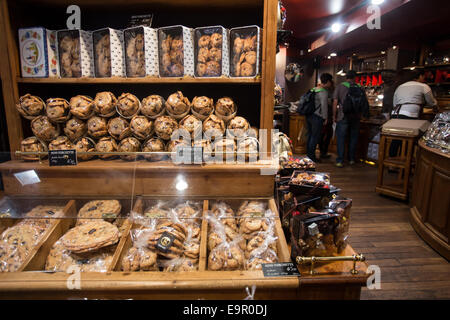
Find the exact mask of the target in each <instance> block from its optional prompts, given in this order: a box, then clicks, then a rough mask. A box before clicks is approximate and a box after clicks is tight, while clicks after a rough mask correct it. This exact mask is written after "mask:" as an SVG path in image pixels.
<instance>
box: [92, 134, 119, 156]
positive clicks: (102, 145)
mask: <svg viewBox="0 0 450 320" xmlns="http://www.w3.org/2000/svg"><path fill="white" fill-rule="evenodd" d="M117 149H118V146H117V142H116V140H114V139H113V138H112V137H103V138H100V140H98V142H97V144H96V146H95V150H96V151H97V152H116V151H117ZM99 158H100V159H113V158H116V156H115V155H109V154H102V155H99Z"/></svg>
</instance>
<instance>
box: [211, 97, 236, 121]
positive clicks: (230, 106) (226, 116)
mask: <svg viewBox="0 0 450 320" xmlns="http://www.w3.org/2000/svg"><path fill="white" fill-rule="evenodd" d="M214 113H215V115H216V116H217V117H219V118H220V119H222V120H223V121H225V122H228V121H230V120H231V119H233V118H234V117H235V116H236V113H237V106H236V104H235V103H234V101H233V99H231V98H230V97H223V98H220V99H218V100H217V101H216V108H215V111H214Z"/></svg>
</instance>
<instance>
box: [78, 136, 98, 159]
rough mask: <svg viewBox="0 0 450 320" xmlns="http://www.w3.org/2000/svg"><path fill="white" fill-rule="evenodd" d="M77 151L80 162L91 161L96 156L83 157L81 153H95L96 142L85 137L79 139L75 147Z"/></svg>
mask: <svg viewBox="0 0 450 320" xmlns="http://www.w3.org/2000/svg"><path fill="white" fill-rule="evenodd" d="M74 147H75V149H76V150H77V158H78V160H90V159H92V158H93V157H94V156H93V155H89V154H84V155H81V154H80V152H95V142H94V140H92V139H90V138H87V137H83V138H81V139H79V140H78V141H77V142H75V145H74Z"/></svg>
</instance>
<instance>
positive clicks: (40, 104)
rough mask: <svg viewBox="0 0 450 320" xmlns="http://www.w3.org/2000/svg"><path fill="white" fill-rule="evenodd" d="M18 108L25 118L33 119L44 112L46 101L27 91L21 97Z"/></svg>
mask: <svg viewBox="0 0 450 320" xmlns="http://www.w3.org/2000/svg"><path fill="white" fill-rule="evenodd" d="M16 109H17V111H18V112H19V113H20V114H21V115H22V117H24V118H25V119H28V120H33V119H34V118H36V117H37V116H40V115H42V114H43V112H44V110H45V102H44V101H43V100H42V99H41V98H39V97H37V96H32V95H31V94H29V93H27V94H26V95H23V96H21V97H20V98H19V103H18V104H16Z"/></svg>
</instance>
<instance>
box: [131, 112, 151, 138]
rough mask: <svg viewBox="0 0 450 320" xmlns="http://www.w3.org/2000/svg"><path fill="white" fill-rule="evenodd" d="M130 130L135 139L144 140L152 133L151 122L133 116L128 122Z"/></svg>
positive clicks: (141, 117) (143, 117) (144, 118)
mask: <svg viewBox="0 0 450 320" xmlns="http://www.w3.org/2000/svg"><path fill="white" fill-rule="evenodd" d="M130 129H131V133H132V134H133V136H134V137H135V138H137V139H141V140H145V139H147V138H149V137H150V135H151V134H152V132H153V121H151V120H149V119H148V118H147V117H145V116H134V117H133V118H131V121H130Z"/></svg>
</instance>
